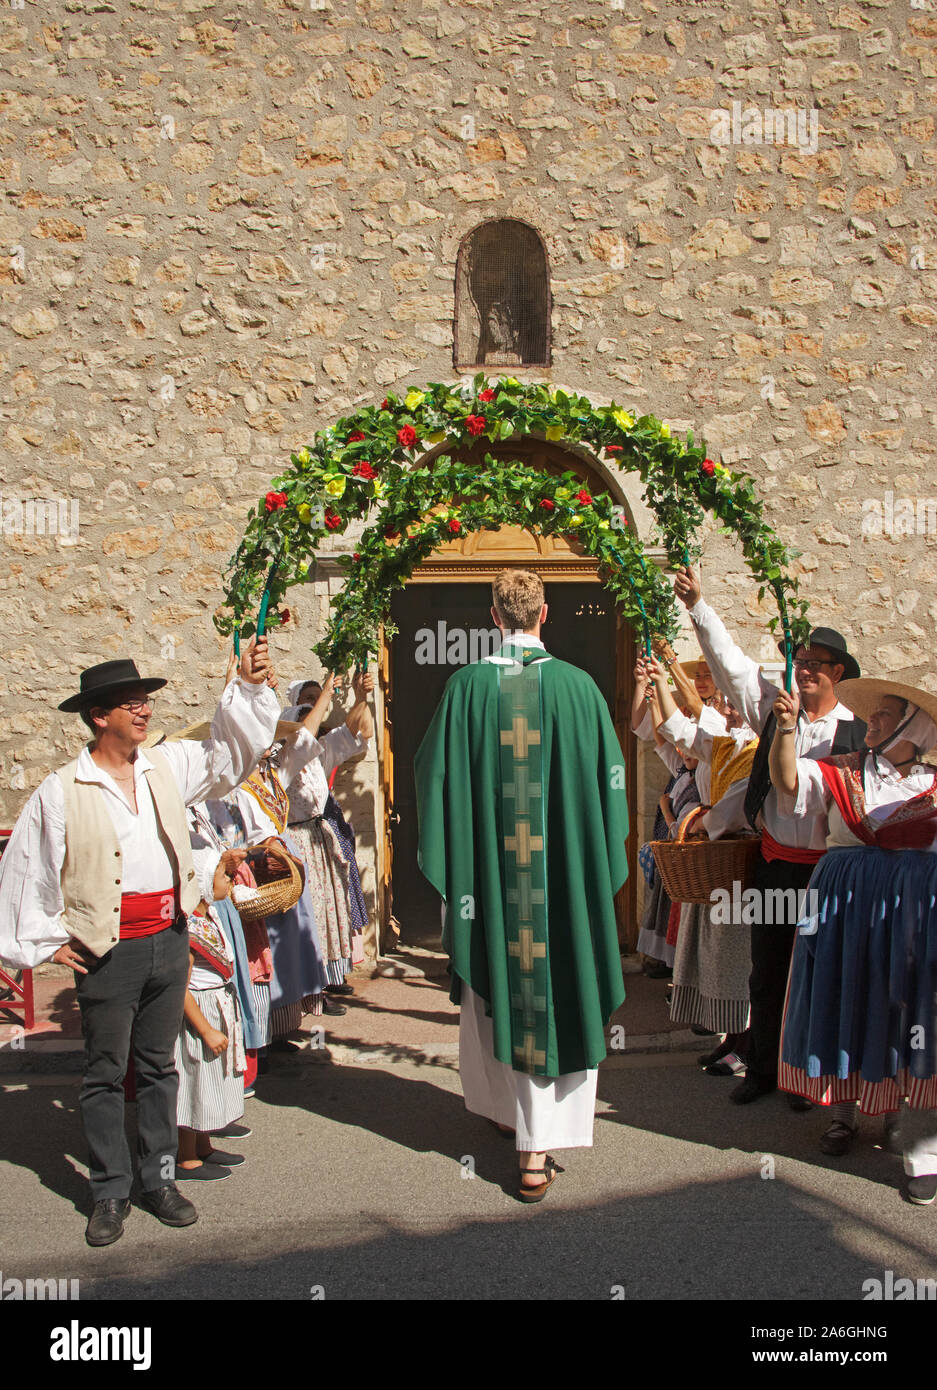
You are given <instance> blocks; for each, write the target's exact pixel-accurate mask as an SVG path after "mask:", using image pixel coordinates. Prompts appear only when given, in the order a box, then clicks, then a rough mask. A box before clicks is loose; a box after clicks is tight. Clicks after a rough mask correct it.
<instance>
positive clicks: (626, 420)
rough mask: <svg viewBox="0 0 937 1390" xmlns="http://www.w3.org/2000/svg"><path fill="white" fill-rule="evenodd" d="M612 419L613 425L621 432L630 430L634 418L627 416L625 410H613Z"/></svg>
mask: <svg viewBox="0 0 937 1390" xmlns="http://www.w3.org/2000/svg"><path fill="white" fill-rule="evenodd" d="M612 419H613V420H614V421H615V424H616V425H619V426H620V427H621V428H622V429H623V430H630V429H631V427H632V425H633V424H634V416H633V415H629V414H628V412H627V410H613V411H612Z"/></svg>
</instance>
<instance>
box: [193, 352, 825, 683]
mask: <svg viewBox="0 0 937 1390" xmlns="http://www.w3.org/2000/svg"><path fill="white" fill-rule="evenodd" d="M524 435H533V436H536V437H541V438H545V439H547V440H557V441H559V440H566V441H568V442H571V443H577V442H578V443H582V444H584V445H586V446H587V447H589V448H590V449H592V450H593V451H594V452H595V453H601V452H602V451H603V450H604V451H605V454H606V457H607V459H608V461H615V462H616V463H617V464H618V465H619V466H620V467H621V468H622V469H624V470H625V471H633V472H636V473H637V474H638V475H639V476H640V478H641V481H642V484H643V486H644V496H645V499H646V501H647V503H648V506H649V507H650V508H651V509H652V510H653V512H654V515H655V517H656V522H657V533H658V538H659V540H660V543H661V544H662V545H663V547H664V548H665V550H666V552H667V556H668V559H669V561H670V563H671V564H672V565H673V566H675V567H676V566H679V565H683V564H687V563H689V562H690V561H691V560H693V559H695V558H697V557H698V555H699V553H700V549H699V546H698V544H697V542H696V533H697V531H698V530H699V527H700V525H701V523H702V520H703V516H704V513H705V512H706V511H709V512H712V513H713V514H714V515H715V516H716V518H717V519H718V520H719V521H720V522H721V524H722V527H723V529H724V530H725V531H726V532H728V533H729V534H732V535H735V536H737V537H738V539H739V540H740V542H741V545H742V552H743V554H744V556H745V560H746V562H747V564H748V567H749V569H750V571H751V573H752V575H753V576H754V578H755V579H756V581H757V582H758V583H759V586H760V592H761V593H764V591H765V590H766V589H769V588H770V589H771V591H772V592H773V594H774V595H775V598H776V600H777V602H778V607H779V613H780V617H781V622H782V625H783V626H784V627H785V630H787V629H788V628H789V629H790V633H791V637H792V641H793V643H794V645H795V646H796V644H797V643H798V642H799V641H802V640H803V639H804V638H805V637H806V633H807V628H808V624H807V620H806V607H807V605H806V602H805V601H804V600H803V599H801V598H800V597H799V595H798V593H797V581H796V579H794V578H792V577H791V576H790V575H789V574H788V572H787V567H788V565H789V563H790V560H791V559H792V558H793V556H792V553H790V552H788V551H787V550H786V549H785V547H784V545H783V544H782V542H781V541H780V539H779V538H778V536H777V535H776V534H775V532H774V531H773V530H772V529H771V528H770V527H769V526H768V525H767V523H766V522H765V521H764V518H763V514H762V503H761V501H760V500H759V499H758V498H757V497H756V496H755V487H754V482H753V480H752V479H751V478H750V477H749V476H748V475H746V474H737V473H733V472H731V471H730V470H729V469H728V468H726V467H724V466H723V465H722V464H721V463H717V462H714V461H713V460H712V459H709V458H707V455H706V450H705V446H704V444H702V443H701V444H696V443H695V442H694V439H693V436H692V434H688V435H687V438H686V440H685V441H682V440H680V439H677V438H674V437H673V436H672V435H671V433H670V430H669V428H668V427H667V426H666V425H664V424H662V423H661V421H660V420H658V419H657V418H656V416H653V415H643V416H640V417H639V418H637V419H636V418H635V417H634V416H633V415H631V414H630V413H629V412H627V411H625V410H623V409H622V408H621V407H619V406H617V405H615V404H614V403H613V404H611V405H609V406H593V405H592V403H591V402H590V401H589V400H587V398H586V397H585V396H579V395H576V394H573V393H569V392H565V391H561V390H556V389H554V388H553V387H550V386H548V385H546V384H544V383H534V384H527V385H522V384H521V383H520V382H519V381H517V380H516V379H515V378H513V377H505V378H502V379H501V380H498V381H493V382H492V381H489V380H488V378H487V377H486V376H485V375H484V373H480V374H479V375H478V376H476V377H475V379H474V382H473V383H472V385H471V386H460V385H455V386H450V385H444V384H441V383H438V382H434V383H431V384H430V385H428V386H426V387H424V388H422V389H412V390H409V391H407V392H406V393H405V394H404V395H403V396H401V397H398V396H395V395H389V396H388V397H387V398H386V400H385V401H384V402H383V403H382V405H381V406H380V407H374V406H367V407H365V408H363V409H361V410H359V411H357V412H356V413H355V414H354V415H352V416H349V417H346V418H344V419H341V420H339V421H337V422H336V423H335V424H334V425H332V426H331V427H329V428H328V429H325V430H320V431H319V432H318V433H317V434H316V436H315V438H314V439H313V441H312V443H311V444H309V445H307V446H306V447H305V448H303V449H301V450H299V451H298V452H297V453H295V454H293V455H292V458H291V464H292V467H291V470H290V472H288V473H285V474H283V475H281V476H279V477H277V478H274V480H273V482H272V484H271V489H270V491H268V492H267V494H266V496H265V497H264V498H263V499H261V501H260V502H259V503H258V504H257V506H255V507H254V508H252V510H251V512H250V513H249V516H248V524H247V528H246V531H245V535H244V539H243V541H242V542H241V545H240V547H239V549H238V551H237V553H236V554H235V555H234V556H233V558H232V561H231V565H230V567H229V572H228V574H229V578H228V588H227V592H226V598H225V609H224V610H222V611H221V612H220V613H219V614H218V615H216V618H215V622H216V626H217V627H218V629H219V631H221V632H225V633H230V632H232V631H234V630H235V629H236V630H237V631H239V632H241V633H246V632H248V631H250V630H252V629H251V625H250V615H251V614H253V613H254V612H255V611H256V608H257V605H258V602H259V600H260V596H261V593H262V591H263V589H264V585H265V581H266V580H267V579H268V578H269V579H270V582H269V618H268V626H274V625H275V621H276V613H275V610H276V604H277V603H278V602H279V600H280V599H281V598H282V597H283V595H284V594H285V593H286V591H287V589H289V588H290V587H291V585H293V584H297V583H303V582H308V581H310V580H312V579H314V578H315V572H316V571H315V554H316V548H317V546H318V544H319V542H320V541H321V539H322V537H323V536H327V535H330V534H339V535H340V534H342V533H343V532H344V531H345V529H346V528H347V526H348V525H349V523H351V522H352V521H357V520H361V519H364V518H368V517H372V516H373V517H374V518H375V519H374V520H373V521H372V524H371V525H370V526H369V527H368V528H367V529H366V530H365V532H364V534H363V536H362V538H361V540H360V542H359V545H358V550H357V551H356V552H355V556H354V557H353V558H351V559H349V558H347V557H346V558H345V560H344V564H345V568H346V572H347V575H348V582H347V583H346V585H345V587H344V589H343V590H342V592H341V593H340V594H339V595H338V596H337V597H336V599H335V600H333V604H332V614H331V617H330V621H329V625H328V629H327V632H326V635H325V637H324V638H323V639H322V641H321V642H319V643H318V644H317V646H316V649H315V650H316V652H317V654H318V655H319V656H320V657H321V658H322V660H323V662H324V663H325V665H326V666H327V667H328V668H329V669H343V668H344V667H346V666H347V665H348V664H349V663H350V662H352V661H355V662H364V661H366V660H367V658H368V656H369V655H374V654H376V652H377V650H378V634H379V629H380V625H381V623H382V622H384V623H385V624H386V621H387V614H388V610H389V604H390V598H391V595H392V593H393V592H394V590H395V589H397V588H401V587H403V585H405V584H406V582H407V579H408V578H409V577H410V575H411V574H412V572H413V570H414V569H415V568H416V566H417V565H419V564H420V563H421V562H422V561H423V560H425V559H426V558H427V557H428V556H429V555H431V554H432V553H433V551H434V550H436V549H437V548H438V547H439V545H440V544H441V543H442V542H444V541H445V540H451V539H452V538H453V537H454V536H456V535H463V534H466V533H468V532H470V531H475V530H480V529H484V528H497V527H498V526H500V525H503V524H506V523H513V524H520V525H523V526H525V527H527V528H528V529H530V530H532V531H539V532H541V533H543V534H547V535H549V534H562V535H565V536H567V537H568V538H569V539H574V540H576V541H577V542H578V543H579V544H580V545H581V546H582V548H583V549H584V550H585V551H586V553H587V554H590V555H593V556H595V557H596V558H597V559H598V560H599V562H600V575H601V577H602V579H603V582H604V584H605V586H606V588H607V589H608V590H609V592H610V593H611V594H612V595H613V597H614V599H615V602H616V604H617V605H618V607H619V608H620V609H621V611H622V613H623V614H624V616H625V617H626V618H627V619H628V620H629V621H630V622H632V623H633V624H634V625H635V626H636V627H637V628H638V629H639V630H640V631H643V633H644V635H645V639H647V638H648V637H649V636H650V635H657V634H660V635H661V636H664V637H667V638H670V639H672V638H673V637H674V636H675V635H676V632H677V630H678V618H677V613H676V608H675V604H674V599H673V594H672V592H671V589H670V586H669V585H668V584H667V583H666V582H665V581H664V578H663V576H662V574H661V572H660V570H659V569H658V567H657V565H656V564H654V563H653V562H648V561H647V559H646V556H645V554H644V548H643V546H642V545H641V542H640V540H639V539H638V537H637V536H636V535H634V533H633V531H632V530H631V529H630V528H629V527H628V525H627V520H626V518H625V517H624V514H623V509H622V508H621V507H616V506H615V505H614V504H613V503H612V500H611V498H610V497H609V496H608V495H607V494H601V495H599V496H597V497H592V496H591V495H590V494H589V493H588V491H587V490H586V488H585V487H584V485H583V483H582V481H581V479H579V478H578V477H577V476H576V475H575V474H573V473H567V474H564V475H563V476H562V477H555V476H553V475H548V474H544V473H543V472H541V471H540V470H539V469H535V468H531V467H530V466H529V465H525V464H523V463H520V462H512V461H501V460H496V459H494V458H492V457H491V455H490V454H486V455H485V459H484V465H483V467H481V468H479V466H478V464H477V462H473V463H471V464H469V463H462V462H459V461H457V460H453V459H452V458H450V457H448V456H442V457H440V458H437V459H436V460H434V462H433V466H432V467H429V466H426V465H422V466H420V467H414V466H413V465H414V462H415V460H416V459H417V458H419V457H420V455H421V454H423V453H425V452H426V450H427V449H428V448H432V447H433V446H435V445H438V444H440V443H443V442H446V443H448V444H449V445H450V447H451V446H456V447H459V446H464V445H469V444H472V443H474V442H477V441H478V440H481V439H487V440H489V441H490V442H491V443H492V444H494V443H499V442H501V441H503V440H506V439H510V438H516V437H519V436H524ZM274 560H275V561H276V566H275V569H274V571H273V573H272V576H271V575H270V570H271V565H272V563H273V561H274ZM777 621H778V620H774V622H773V623H772V626H776V624H777ZM385 631H387V632H388V635H393V634H392V632H391V631H390V629H389V628H387V627H385Z"/></svg>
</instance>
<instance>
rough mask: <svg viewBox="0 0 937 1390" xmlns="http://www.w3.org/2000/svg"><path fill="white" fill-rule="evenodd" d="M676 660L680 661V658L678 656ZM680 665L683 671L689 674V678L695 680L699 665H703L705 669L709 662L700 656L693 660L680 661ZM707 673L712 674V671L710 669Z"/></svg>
mask: <svg viewBox="0 0 937 1390" xmlns="http://www.w3.org/2000/svg"><path fill="white" fill-rule="evenodd" d="M677 660H678V661H680V658H679V657H678V658H677ZM680 665H681V666H682V667H683V670H684V672H685V673H686V675H688V676H689V678H690V680H695V678H696V676H697V675H698V674H699V668H700V667H701V666H705V667H707V669H708V668H709V662H708V661H706V660H705V659H704V658H703V657H701V656H698V657H696V658H695V660H693V661H680ZM709 674H710V675H712V671H710V672H709Z"/></svg>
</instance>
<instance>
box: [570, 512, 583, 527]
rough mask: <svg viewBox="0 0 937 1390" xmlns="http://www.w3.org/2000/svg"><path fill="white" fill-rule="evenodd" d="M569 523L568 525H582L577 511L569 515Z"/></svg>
mask: <svg viewBox="0 0 937 1390" xmlns="http://www.w3.org/2000/svg"><path fill="white" fill-rule="evenodd" d="M569 524H570V526H581V525H582V517H581V516H580V515H579V513H578V512H577V513H576V515H575V516H571V517H570V518H569Z"/></svg>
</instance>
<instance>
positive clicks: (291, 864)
mask: <svg viewBox="0 0 937 1390" xmlns="http://www.w3.org/2000/svg"><path fill="white" fill-rule="evenodd" d="M266 850H267V853H268V854H272V855H274V856H275V857H276V858H277V859H281V860H282V861H283V863H284V864H285V865H286V867H287V869H289V872H290V878H293V877H296V878H298V879H299V882H300V885H301V886H302V887H303V888H305V886H306V875H305V872H304V871H303V869H302V868H300V866H299V864H297V862H296V860H295V859H294V858H293V856H292V855H291V854H290V852H289V850H288V849H287V848H286V845H284V844H283V843H282V841H281V840H274V841H273V843H272V844H269V845H267V846H266Z"/></svg>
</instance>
